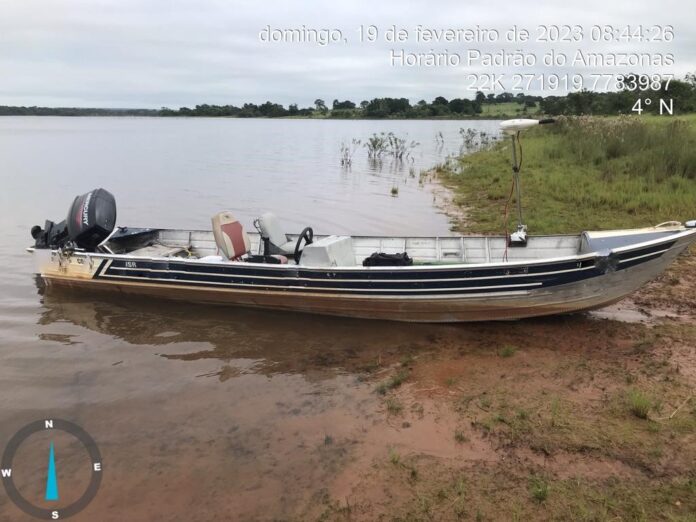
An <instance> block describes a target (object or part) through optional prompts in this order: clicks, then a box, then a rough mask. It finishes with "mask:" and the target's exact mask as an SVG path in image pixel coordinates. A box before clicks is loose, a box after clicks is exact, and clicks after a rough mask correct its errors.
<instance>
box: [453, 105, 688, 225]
mask: <svg viewBox="0 0 696 522" xmlns="http://www.w3.org/2000/svg"><path fill="white" fill-rule="evenodd" d="M522 144H523V147H524V158H523V166H522V189H523V194H524V199H523V201H522V203H523V206H524V207H525V208H526V212H525V219H526V221H527V224H528V226H529V230H530V232H531V233H534V234H540V233H571V232H577V231H578V230H579V228H583V229H589V230H592V229H611V228H622V227H635V226H645V225H649V224H656V223H659V222H662V221H668V220H672V219H677V220H682V221H685V220H688V219H693V209H694V204H693V202H694V201H695V200H696V183H695V182H694V181H695V180H696V118H681V117H680V118H639V117H627V116H624V117H617V118H585V117H582V118H561V122H560V123H559V124H557V125H549V126H546V127H544V128H538V129H532V130H530V131H528V132H525V133H524V134H523V136H522ZM510 154H511V150H510V142H509V140H502V141H501V142H500V143H498V144H497V145H496V146H494V147H492V148H491V149H489V150H484V151H480V152H476V153H474V154H471V155H466V156H463V157H461V158H460V159H459V160H457V161H454V162H449V163H447V164H444V165H441V166H440V169H439V174H440V176H441V177H442V178H443V179H444V180H445V182H446V183H447V184H448V185H450V186H451V187H452V188H453V189H454V190H455V196H456V197H455V202H456V203H457V204H460V205H463V206H465V207H466V208H467V213H468V220H467V223H466V224H465V225H464V227H465V228H466V229H467V231H469V232H475V233H501V232H502V231H503V230H504V223H503V209H504V206H505V202H506V200H507V197H508V194H509V192H510V182H511V176H510ZM510 214H511V215H513V214H514V212H511V213H510ZM510 219H511V220H512V219H513V217H510Z"/></svg>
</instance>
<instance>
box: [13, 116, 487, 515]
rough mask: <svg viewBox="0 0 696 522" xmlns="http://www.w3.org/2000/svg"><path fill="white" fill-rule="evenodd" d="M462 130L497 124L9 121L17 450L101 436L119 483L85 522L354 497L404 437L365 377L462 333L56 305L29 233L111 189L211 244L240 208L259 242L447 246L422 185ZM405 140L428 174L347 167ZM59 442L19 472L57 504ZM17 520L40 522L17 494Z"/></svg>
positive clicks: (242, 511) (29, 451) (205, 311)
mask: <svg viewBox="0 0 696 522" xmlns="http://www.w3.org/2000/svg"><path fill="white" fill-rule="evenodd" d="M461 127H475V128H478V129H484V130H488V131H494V130H495V129H496V128H497V123H496V122H486V121H484V122H455V121H312V120H234V119H154V118H153V119H147V118H142V119H139V118H74V119H71V118H10V117H5V118H0V177H1V178H0V179H1V181H2V186H1V189H0V206H1V207H2V211H1V212H0V225H1V230H2V231H3V240H2V241H1V242H0V259H2V264H3V266H2V271H0V288H1V289H2V292H1V293H0V332H2V333H1V337H0V447H4V445H5V444H6V443H7V441H8V440H9V438H10V437H11V436H12V434H13V433H14V432H15V431H16V430H17V429H19V428H20V427H21V426H23V425H24V424H26V423H28V422H31V421H34V420H36V419H41V418H44V417H62V418H65V419H67V420H71V421H73V422H76V423H78V424H79V425H81V426H82V427H84V428H85V429H86V430H87V431H88V432H89V433H90V434H91V435H92V436H93V437H94V438H95V439H96V441H97V443H98V444H99V446H100V449H101V452H102V455H103V459H104V480H103V482H102V487H101V490H100V492H99V494H98V495H97V498H96V499H95V500H94V502H93V504H92V505H90V507H89V508H88V510H86V511H85V512H83V513H81V514H79V515H78V516H77V517H75V520H97V519H98V520H125V519H129V520H158V519H162V520H198V519H200V520H207V519H212V518H215V517H218V518H219V517H221V516H225V514H228V515H229V514H230V513H235V514H237V515H239V516H248V517H262V518H263V517H271V516H276V517H282V516H284V515H287V514H288V513H290V514H298V513H300V514H301V513H303V512H304V511H303V510H305V509H307V506H311V505H313V504H315V502H314V501H313V498H314V497H313V495H316V494H317V492H320V491H322V490H323V489H325V488H326V487H329V485H331V484H333V486H332V487H334V488H337V489H336V490H339V491H340V490H341V488H342V487H343V486H344V485H345V481H346V479H345V476H344V475H343V474H342V473H343V470H344V467H345V465H346V463H347V462H349V461H351V459H354V458H356V455H360V456H362V457H361V458H363V459H368V462H369V457H370V456H371V455H374V454H376V453H377V452H380V451H386V448H387V447H388V446H389V445H390V444H394V443H397V442H398V441H399V440H401V438H403V436H404V435H403V432H402V431H399V430H398V429H396V430H394V429H392V427H391V426H390V425H389V424H388V423H386V424H385V423H384V420H383V418H384V415H383V412H381V408H382V406H381V404H382V403H381V400H380V399H379V398H378V397H377V396H376V395H375V394H374V392H373V390H374V383H370V382H365V381H363V380H362V379H359V378H358V377H359V376H360V375H362V374H363V373H364V372H365V371H367V370H366V369H368V370H369V369H370V368H373V367H374V366H375V362H376V361H379V362H380V364H387V363H386V361H388V360H389V358H390V357H391V358H392V359H393V361H392V362H395V361H398V359H399V357H401V356H402V355H403V354H404V353H412V352H413V351H418V350H419V349H421V348H422V349H425V348H427V347H428V346H431V345H432V343H433V339H435V338H436V337H437V336H438V335H441V334H442V332H456V331H457V330H456V329H455V328H454V327H438V326H417V325H397V324H389V323H371V322H363V321H351V320H342V319H332V318H318V317H307V316H302V315H294V314H278V313H267V312H260V311H250V310H239V309H232V308H216V307H203V306H195V307H189V306H187V305H186V304H180V303H179V304H177V303H166V302H158V301H150V300H147V299H144V300H137V301H136V300H123V299H120V298H118V297H109V296H104V295H98V294H95V295H80V294H70V293H53V292H48V291H46V290H45V289H44V288H43V287H42V285H41V284H40V283H39V282H37V280H36V279H35V277H34V276H33V274H32V269H31V265H30V258H29V256H28V255H27V254H26V253H25V252H24V248H25V247H26V246H28V245H29V244H30V242H31V238H30V235H29V229H30V227H31V226H32V225H34V224H42V223H43V220H44V219H47V218H49V219H53V220H55V221H58V220H60V219H63V217H64V216H65V214H66V212H67V207H68V205H69V203H70V202H71V201H72V198H73V197H74V196H75V195H77V194H81V193H84V192H86V191H88V190H90V189H92V188H95V187H100V186H101V187H105V188H107V189H109V190H110V191H112V192H113V193H114V194H115V196H116V200H117V204H118V213H119V217H118V222H119V224H121V225H130V226H154V227H157V226H161V227H170V228H176V227H182V228H209V227H210V221H209V220H210V216H211V215H212V214H214V213H215V212H217V211H219V210H221V209H230V210H233V211H234V212H235V213H236V215H237V216H238V217H239V218H240V220H241V221H242V222H243V223H244V224H245V225H246V226H248V227H250V226H251V221H252V219H253V218H254V217H256V216H257V215H259V214H260V213H261V212H263V211H265V210H273V211H274V212H275V213H276V214H277V215H278V216H279V217H280V218H281V219H282V221H283V222H284V223H285V224H286V228H287V229H288V230H290V231H296V230H299V229H301V228H302V227H304V226H307V225H311V226H312V227H313V228H314V230H315V232H316V233H319V234H322V233H360V234H385V235H388V234H414V235H433V234H447V233H448V231H449V223H448V219H447V217H446V216H444V215H443V214H442V213H439V212H438V211H437V210H436V209H435V208H434V207H433V204H432V199H433V195H432V193H431V192H430V191H429V190H427V189H426V188H422V187H419V183H418V175H419V172H420V170H421V169H427V168H429V167H431V166H433V165H434V164H436V163H438V162H440V161H442V160H443V159H444V158H445V157H446V156H447V155H448V154H452V153H456V152H457V151H458V150H459V147H460V145H461V143H462V140H461V137H460V135H459V129H460V128H461ZM390 131H391V132H394V133H395V134H396V135H398V136H403V137H408V139H409V140H415V141H417V142H420V145H419V146H418V147H417V148H416V149H415V151H414V156H413V162H410V161H409V162H408V163H406V164H404V165H398V164H394V163H392V162H390V161H388V160H385V161H383V162H382V164H381V165H380V166H375V165H373V164H371V163H370V162H368V160H367V158H366V153H365V151H364V149H359V150H358V151H357V152H356V153H355V156H354V161H353V165H352V168H351V169H349V170H347V169H344V168H342V167H341V166H340V164H339V148H340V144H341V142H349V141H350V140H351V139H352V138H359V139H363V140H364V139H365V138H367V137H369V136H370V135H371V134H372V133H374V132H390ZM438 133H442V137H443V139H444V142H443V143H438V142H437V141H436V135H437V134H438ZM411 169H413V170H411ZM412 174H413V176H412ZM394 186H398V188H399V192H398V197H392V196H391V195H390V192H391V189H392V187H394ZM424 426H425V425H424ZM409 433H411V434H416V435H415V437H416V438H417V439H418V440H419V441H421V443H422V444H423V445H425V446H428V444H430V445H431V446H433V445H437V443H439V442H442V441H441V440H440V439H439V438H438V437H437V436H435V435H434V433H433V432H431V431H427V430H426V431H423V432H419V431H418V430H411V432H409ZM410 436H414V435H410ZM68 438H69V437H68ZM450 438H451V437H450V435H447V441H448V444H449V441H450ZM332 441H335V444H334V443H333V442H332ZM351 441H352V442H351ZM73 442H74V441H73ZM46 444H47V439H46V440H43V439H40V438H37V440H35V441H28V442H27V446H26V447H25V448H24V449H23V453H22V455H24V456H23V457H22V458H21V459H20V458H19V456H17V457H16V462H15V469H14V471H15V482H16V483H17V484H19V485H20V489H21V491H23V493H24V494H25V495H26V496H27V498H29V499H31V500H32V501H35V502H36V503H37V504H39V505H43V504H42V502H43V495H44V488H45V485H46V469H45V466H46V462H47V458H48V457H47V455H48V454H47V453H46V451H47V449H46V448H48V446H47V445H46ZM66 447H67V448H68V449H66ZM34 449H36V451H34ZM80 459H82V460H84V455H82V456H80V455H79V451H77V450H75V447H74V444H73V445H72V446H71V445H70V443H69V441H67V442H66V441H65V440H64V441H63V442H62V443H61V439H60V438H57V439H56V466H57V474H58V481H59V486H60V492H61V499H60V501H59V503H58V504H59V505H60V506H64V505H66V504H69V503H70V502H71V501H73V500H75V499H76V498H77V497H78V496H79V495H80V492H81V491H82V489H80V488H82V487H83V486H84V485H85V484H86V480H87V479H88V477H87V476H84V473H83V472H82V471H81V470H83V468H84V466H82V467H81V465H79V463H80V462H82V460H80ZM342 485H343V486H342ZM44 504H45V503H44ZM58 504H57V505H58ZM0 519H1V520H23V519H24V518H23V517H22V515H21V514H20V512H19V511H18V510H17V509H16V508H15V507H14V506H13V505H11V504H10V502H9V501H8V499H7V498H6V497H5V496H4V495H0Z"/></svg>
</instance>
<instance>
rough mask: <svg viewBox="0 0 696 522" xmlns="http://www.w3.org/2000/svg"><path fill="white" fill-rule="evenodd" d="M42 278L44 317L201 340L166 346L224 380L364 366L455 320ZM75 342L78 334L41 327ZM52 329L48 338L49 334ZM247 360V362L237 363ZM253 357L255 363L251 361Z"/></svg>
mask: <svg viewBox="0 0 696 522" xmlns="http://www.w3.org/2000/svg"><path fill="white" fill-rule="evenodd" d="M36 285H37V289H38V291H39V293H40V294H41V295H42V304H43V309H42V311H41V314H40V317H39V320H38V324H40V325H44V326H47V325H51V324H56V323H63V322H66V321H67V322H69V323H72V324H73V325H76V326H80V327H83V328H86V329H87V330H90V331H92V332H97V333H100V334H104V335H107V336H109V337H111V338H114V339H119V340H123V341H126V342H128V343H129V344H131V345H140V346H143V345H147V346H153V347H158V348H160V347H162V348H164V347H167V346H173V345H186V346H187V347H191V346H197V347H198V349H194V350H193V351H190V350H186V351H184V352H181V351H179V350H175V351H169V350H160V351H161V352H162V353H161V356H162V357H164V358H166V359H171V360H183V361H193V360H202V359H218V360H220V361H222V362H223V363H225V364H224V365H223V366H222V367H221V369H220V371H219V376H220V378H221V379H223V378H224V379H228V378H230V377H231V376H235V375H241V374H244V373H247V372H253V373H261V374H267V375H273V374H280V373H284V374H287V373H298V374H303V375H305V376H308V375H312V376H314V377H319V378H321V376H322V375H324V376H330V375H335V374H336V373H361V372H364V371H366V370H368V369H370V368H372V367H373V366H374V362H375V360H377V359H382V360H384V361H385V362H386V361H387V360H395V359H398V358H399V357H404V356H406V355H408V354H413V353H415V352H419V351H420V352H422V351H424V350H428V349H432V344H433V340H435V339H436V338H438V337H440V336H441V335H443V333H445V332H447V331H448V330H453V329H456V328H457V327H455V326H451V327H448V326H441V325H440V326H438V325H419V324H403V323H402V324H400V323H391V322H381V321H370V322H369V323H366V322H365V321H361V320H356V319H344V318H335V317H322V316H315V315H307V314H295V313H291V312H272V311H265V310H254V309H249V308H236V307H228V306H214V305H201V304H191V305H186V304H182V303H179V302H169V301H161V300H157V299H149V298H139V299H133V298H132V297H131V298H128V297H121V296H113V295H110V294H104V293H99V292H84V293H81V292H77V291H70V290H68V291H66V290H65V289H54V288H51V287H46V286H45V285H44V284H43V282H42V281H41V279H40V278H38V277H37V278H36ZM42 335H43V336H44V339H50V340H53V341H57V342H61V343H63V344H75V343H76V340H75V339H74V337H72V336H69V335H61V334H42ZM47 336H50V337H47ZM240 361H243V363H241V365H242V366H243V367H242V368H240V367H238V366H236V364H237V363H240ZM249 361H254V363H253V364H252V365H251V367H249Z"/></svg>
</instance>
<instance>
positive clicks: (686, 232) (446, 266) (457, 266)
mask: <svg viewBox="0 0 696 522" xmlns="http://www.w3.org/2000/svg"><path fill="white" fill-rule="evenodd" d="M151 230H152V231H158V232H161V231H170V232H189V233H192V232H202V233H210V231H206V230H186V229H162V228H153V229H151ZM636 230H641V229H636ZM667 231H668V230H665V232H667ZM290 235H292V234H290ZM580 235H582V234H577V236H580ZM690 235H696V229H690V228H685V229H683V230H681V231H675V233H674V234H671V235H669V236H667V237H662V238H655V239H650V240H647V241H643V242H640V243H634V244H630V245H625V246H622V247H617V248H612V249H608V250H607V251H608V252H610V253H613V254H622V253H625V252H630V251H631V250H638V249H641V248H646V247H651V246H655V245H659V244H660V243H666V242H673V241H677V240H679V239H682V238H684V237H688V236H690ZM573 236H576V234H549V235H539V236H531V237H532V238H533V237H537V238H546V237H573ZM352 237H356V238H357V237H360V238H374V239H384V238H386V236H352ZM492 237H494V238H502V236H485V235H481V236H418V237H417V236H403V237H402V236H392V237H389V239H402V238H403V239H438V238H453V239H458V238H492ZM510 248H524V247H510ZM670 248H671V247H669V248H668V250H669V249H670ZM26 250H27V252H30V253H32V252H34V251H35V250H44V249H37V248H36V247H28V248H27V249H26ZM45 250H46V251H50V252H51V253H52V254H53V253H55V254H60V253H61V250H59V249H45ZM603 252H606V251H597V250H596V251H593V252H588V253H586V254H576V255H571V256H562V257H552V258H545V259H532V260H520V261H500V262H488V263H441V264H431V265H411V266H360V265H356V266H331V267H310V266H303V265H290V264H269V263H254V262H249V261H201V260H200V259H188V258H177V257H164V256H134V255H131V254H109V253H102V252H81V251H73V252H72V253H71V255H74V256H79V257H86V258H88V259H90V258H95V259H125V260H134V259H135V260H138V259H141V260H144V261H169V262H172V261H174V262H177V263H184V264H190V265H193V266H201V265H203V266H220V267H230V266H234V267H249V268H250V269H251V268H254V269H258V268H267V269H274V270H278V269H280V270H296V271H297V270H316V271H325V272H335V271H342V272H343V271H346V272H347V271H354V272H372V271H374V272H389V271H408V272H411V271H428V272H430V271H440V270H461V269H478V268H506V267H517V266H539V265H545V264H554V263H560V262H570V261H581V260H586V259H592V258H597V257H606V254H605V253H603Z"/></svg>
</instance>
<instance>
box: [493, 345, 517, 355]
mask: <svg viewBox="0 0 696 522" xmlns="http://www.w3.org/2000/svg"><path fill="white" fill-rule="evenodd" d="M515 352H517V348H515V347H514V346H510V345H505V346H503V347H502V348H501V349H500V351H499V352H498V355H500V356H501V357H505V358H507V357H512V356H513V355H515Z"/></svg>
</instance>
